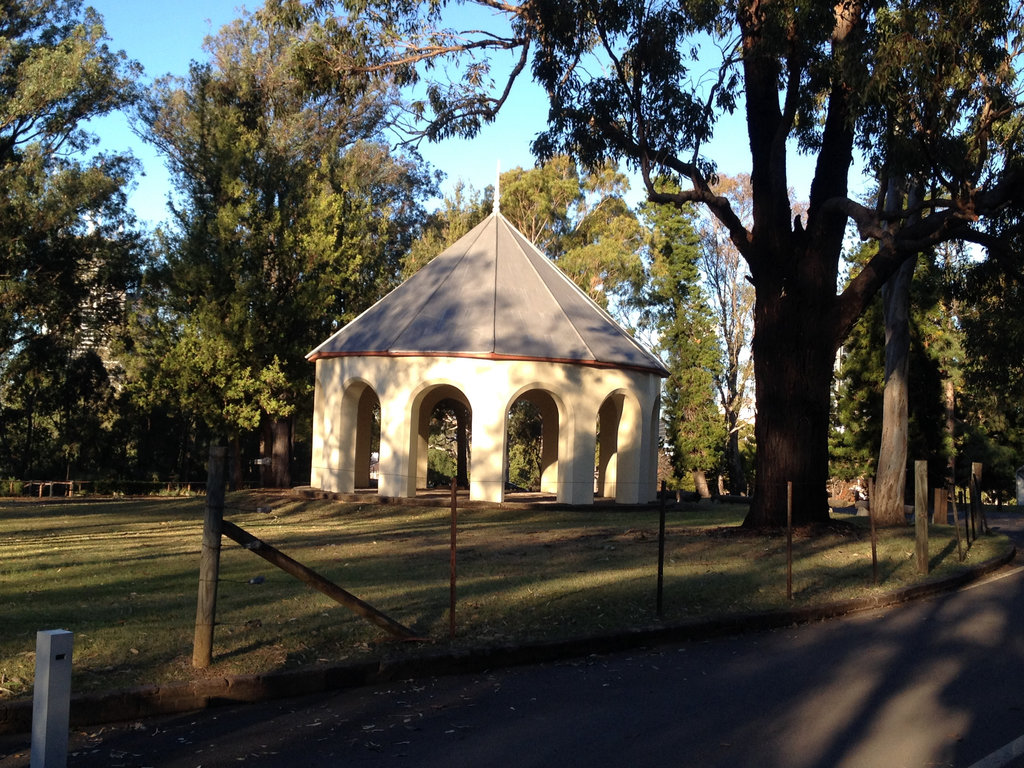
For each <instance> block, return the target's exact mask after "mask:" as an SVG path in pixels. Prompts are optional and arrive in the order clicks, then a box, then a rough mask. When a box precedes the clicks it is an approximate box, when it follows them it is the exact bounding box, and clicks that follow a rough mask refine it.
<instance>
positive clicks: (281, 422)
mask: <svg viewBox="0 0 1024 768" xmlns="http://www.w3.org/2000/svg"><path fill="white" fill-rule="evenodd" d="M273 431H274V447H273V454H272V455H271V460H270V474H271V482H272V483H273V486H274V487H275V488H289V487H291V484H292V473H291V463H292V421H291V419H290V418H288V419H274V422H273Z"/></svg>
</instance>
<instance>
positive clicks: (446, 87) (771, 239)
mask: <svg viewBox="0 0 1024 768" xmlns="http://www.w3.org/2000/svg"><path fill="white" fill-rule="evenodd" d="M478 4H479V5H480V6H483V7H486V8H487V9H489V10H490V11H491V16H490V21H492V22H493V23H492V26H491V27H490V28H487V29H484V27H485V26H486V20H483V19H481V18H479V17H478V16H474V17H473V22H472V23H471V25H467V26H471V27H472V28H460V27H458V26H455V25H453V24H451V23H448V22H447V20H448V19H456V20H457V19H458V18H459V14H458V13H457V10H456V9H457V8H462V7H464V6H471V5H473V3H472V2H466V3H459V4H457V5H453V4H442V3H434V2H432V3H425V4H424V3H417V2H411V1H410V0H405V1H404V2H389V3H379V4H377V3H372V2H371V3H365V2H359V3H352V4H351V6H350V7H349V9H348V10H347V11H345V10H344V9H341V8H340V7H339V6H336V4H335V3H333V2H328V1H327V0H312V2H310V3H309V4H308V6H307V7H310V8H312V9H313V10H314V11H316V12H318V13H320V14H321V15H322V16H323V17H324V18H327V17H331V18H333V13H334V12H335V11H336V10H342V11H343V12H347V13H349V14H351V18H353V19H358V20H359V23H360V24H361V25H363V27H364V28H365V29H367V30H371V29H372V30H378V31H379V30H383V32H384V33H385V35H384V37H385V38H386V39H391V40H394V41H395V45H394V46H393V47H390V48H388V47H383V48H379V49H376V50H374V52H373V53H374V55H373V57H372V58H371V60H369V61H362V62H357V61H354V60H352V59H346V58H344V57H340V58H338V59H337V60H336V61H337V66H338V67H339V69H343V68H350V70H351V71H359V72H367V71H380V70H382V69H384V68H390V69H391V71H396V72H399V73H400V74H401V76H402V77H405V78H412V77H414V76H415V74H416V70H415V67H416V66H417V65H419V64H423V63H426V62H434V63H437V62H438V60H439V59H441V58H443V57H448V58H450V59H453V60H454V61H455V62H456V63H458V62H462V63H463V64H464V65H465V68H464V72H463V73H461V74H463V75H464V77H458V78H456V79H454V80H449V81H444V80H440V79H439V78H440V77H441V76H440V75H439V74H438V73H441V72H442V71H444V70H443V69H442V68H441V67H435V68H433V69H429V68H428V69H427V70H425V71H426V76H427V77H434V78H435V79H434V80H433V81H431V82H430V84H429V86H428V88H427V89H426V90H427V98H426V99H425V100H424V102H423V104H422V105H420V110H421V112H422V113H423V114H424V115H425V116H426V117H427V118H428V119H429V125H428V127H427V128H425V129H424V135H425V136H427V137H428V138H444V137H445V136H449V135H453V134H462V135H468V136H472V135H475V133H476V132H477V131H478V130H479V129H480V127H481V126H482V125H483V124H484V123H486V122H487V121H489V120H492V119H493V118H494V116H495V115H496V114H497V112H498V111H499V110H500V109H501V108H502V105H503V104H504V103H505V101H506V99H507V95H508V93H509V90H510V89H511V88H512V87H514V84H515V81H516V80H517V79H519V78H522V77H528V76H529V75H532V76H533V78H534V80H536V81H537V82H538V83H539V84H540V85H541V86H542V88H543V89H544V91H545V93H546V94H547V95H548V98H549V102H550V109H549V124H548V128H547V130H545V131H543V132H542V133H541V134H540V135H539V136H538V137H537V139H536V140H535V142H534V145H533V146H534V150H535V151H536V152H537V153H538V154H539V155H540V156H541V157H551V156H553V155H555V154H559V153H568V154H571V155H572V156H573V157H575V158H576V159H577V160H578V161H580V162H581V163H582V164H583V165H585V166H597V165H600V164H601V163H603V162H606V161H608V160H613V161H615V160H618V161H624V162H626V163H628V164H630V165H631V166H632V167H633V168H635V169H636V170H637V171H638V172H639V173H640V175H641V177H642V178H643V180H644V183H645V185H646V189H647V195H648V199H649V200H650V201H652V202H657V203H664V204H671V205H678V206H683V205H687V204H697V205H701V206H704V207H705V208H706V209H707V210H708V211H709V212H710V213H711V215H713V216H715V217H716V218H717V219H718V220H719V221H720V222H721V223H722V225H723V226H724V227H725V229H726V230H727V231H728V232H729V236H730V238H731V240H732V242H733V243H734V245H735V246H736V248H737V249H738V250H739V252H740V253H741V254H742V256H743V258H744V260H745V261H746V263H747V266H748V268H749V270H750V276H751V280H752V282H753V284H754V286H755V290H756V303H755V308H754V336H753V342H752V351H753V360H754V376H755V383H756V392H757V412H756V432H755V435H756V443H757V459H756V468H755V476H756V477H755V489H754V500H753V504H752V505H751V510H750V513H749V515H748V517H747V521H746V522H747V524H748V525H753V526H769V525H779V524H782V523H783V522H784V521H785V519H786V497H787V484H789V483H791V484H792V488H793V519H794V520H795V521H796V522H798V523H813V522H819V521H824V520H826V519H827V518H828V506H827V490H826V486H827V481H828V433H829V401H830V388H831V382H832V373H833V364H834V359H835V353H836V351H837V349H838V348H839V346H840V344H841V343H842V341H843V339H845V337H846V335H847V334H848V332H849V330H850V329H851V327H852V326H853V324H854V323H855V322H856V320H857V318H858V317H860V315H861V314H862V313H863V311H864V309H865V308H866V307H867V306H868V304H869V302H870V301H871V300H872V298H873V297H874V296H875V295H876V294H877V293H878V291H879V289H880V288H881V286H882V285H883V284H884V283H885V282H886V281H887V280H888V279H889V278H890V277H891V276H892V275H893V274H894V273H895V272H896V271H897V270H898V269H899V268H900V266H901V265H902V264H903V263H904V262H905V261H907V260H908V259H911V258H913V257H914V256H915V255H916V254H917V253H919V252H920V251H921V250H922V249H925V248H928V247H931V246H934V245H936V244H938V243H941V242H945V241H973V242H980V243H983V244H989V243H990V242H991V240H990V238H989V236H988V234H987V233H985V232H984V231H983V230H984V227H983V221H984V220H985V219H986V217H989V216H991V215H992V214H994V213H995V212H997V211H1000V210H1001V209H1002V208H1003V207H1004V206H1007V205H1013V206H1016V205H1019V204H1020V202H1021V199H1022V198H1024V182H1022V178H1024V167H1022V163H1021V161H1020V157H1021V152H1020V149H1021V137H1020V132H1019V124H1020V115H1021V106H1020V104H1021V98H1020V94H1019V88H1020V84H1019V83H1018V81H1017V80H1016V69H1017V67H1018V66H1019V55H1020V45H1021V39H1020V30H1021V28H1022V24H1021V21H1022V19H1021V8H1020V5H1019V4H1018V3H1016V2H1015V1H1014V2H1009V1H1008V0H996V1H995V2H989V1H988V0H926V1H925V2H914V3H909V2H895V1H894V2H860V1H858V0H844V1H843V2H838V3H802V2H794V1H783V0H779V1H778V2H754V0H738V1H737V2H729V3H717V2H705V1H704V0H694V1H693V2H690V1H689V0H683V1H682V2H663V1H658V2H649V1H648V0H624V1H623V2H620V3H616V4H612V5H609V4H607V3H603V2H596V1H595V0H574V1H572V2H565V0H522V1H521V2H508V3H492V2H489V0H480V2H479V3H478ZM289 5H290V4H289V3H283V2H282V3H279V6H281V7H287V6H289ZM499 24H500V25H502V26H500V28H499V27H498V25H499ZM475 30H478V31H475ZM488 53H490V54H492V58H490V59H488V58H487V57H486V54H488ZM499 55H501V57H502V60H506V59H505V56H506V55H509V56H510V57H511V64H510V68H509V69H508V70H507V76H505V74H506V73H505V72H502V73H500V75H501V76H502V79H501V80H500V81H499V82H498V83H497V85H493V83H494V78H495V76H496V74H498V73H497V72H496V70H495V69H493V68H492V66H491V64H492V62H493V61H494V60H496V57H497V56H499ZM421 71H422V70H421ZM897 107H898V108H899V110H900V113H901V114H903V115H904V116H905V119H900V120H893V119H892V115H893V110H894V109H896V108H897ZM737 110H739V111H741V112H742V115H743V117H744V118H745V126H746V134H747V136H746V138H747V139H748V141H749V148H750V169H749V170H750V183H751V195H752V219H751V220H752V223H751V224H749V225H748V224H746V223H745V222H744V221H743V220H742V218H741V216H740V215H739V214H738V212H737V211H736V209H735V207H734V206H733V205H732V203H731V201H730V200H729V199H728V198H727V197H725V196H722V195H719V194H717V193H716V192H715V190H714V185H713V181H714V178H715V172H716V165H715V159H716V158H714V157H711V156H709V155H708V154H707V147H708V142H709V140H710V139H711V138H712V137H713V136H714V134H715V132H716V129H718V128H719V126H720V125H721V124H722V122H723V120H722V118H723V117H725V116H726V115H729V114H731V113H733V112H735V111H737ZM876 147H877V148H880V149H882V150H884V151H883V152H880V153H879V154H878V155H873V154H871V150H872V148H876ZM858 150H861V151H866V152H867V153H868V154H867V161H868V162H867V164H866V166H865V167H866V168H867V169H868V170H869V171H871V172H872V173H875V174H876V176H877V177H880V178H879V181H882V182H887V180H888V177H892V178H895V179H909V180H910V181H912V182H913V183H915V184H916V183H920V184H921V185H923V186H922V194H921V195H920V197H919V198H918V199H919V202H914V203H911V202H908V198H907V197H906V196H898V199H896V200H895V201H894V205H893V206H892V207H891V208H889V209H888V210H883V209H881V208H878V207H875V206H873V205H870V204H865V203H863V202H861V201H859V200H857V199H856V198H855V196H854V195H853V194H852V193H851V177H852V175H853V174H854V172H855V165H854V161H855V157H856V155H857V152H858ZM796 151H802V152H805V153H808V154H810V155H812V156H813V157H814V174H813V179H812V180H811V183H810V187H809V189H808V190H797V192H798V193H799V194H800V195H801V197H803V198H804V199H806V200H807V201H808V205H807V209H806V213H805V214H804V215H796V212H795V211H794V209H793V206H792V205H791V203H790V197H789V194H788V192H789V186H790V177H789V166H788V163H787V159H788V156H789V155H790V153H792V152H796ZM896 157H900V158H902V160H901V162H900V165H899V167H894V166H893V165H892V163H893V161H894V158H896ZM897 171H898V173H897ZM662 174H673V175H675V176H676V177H677V178H679V179H680V180H681V182H682V184H681V185H680V189H679V191H677V192H666V191H662V190H659V189H658V187H657V185H656V184H655V179H656V178H657V177H658V176H659V175H662ZM805 193H806V194H805ZM849 227H853V228H854V229H855V230H856V232H857V234H858V235H859V236H860V237H861V238H862V239H865V240H872V241H875V242H877V243H878V250H877V253H876V255H875V256H874V257H873V258H872V259H871V260H870V261H869V262H868V263H867V264H866V265H865V266H864V268H863V269H862V270H860V271H859V272H858V273H857V274H856V275H855V276H854V277H853V279H852V280H850V281H849V282H848V283H847V284H846V285H845V287H844V288H842V289H841V290H840V289H839V288H838V282H839V269H840V258H841V254H842V250H843V245H844V240H845V239H846V237H847V234H848V228H849Z"/></svg>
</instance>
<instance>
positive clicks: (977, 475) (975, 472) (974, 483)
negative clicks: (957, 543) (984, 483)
mask: <svg viewBox="0 0 1024 768" xmlns="http://www.w3.org/2000/svg"><path fill="white" fill-rule="evenodd" d="M981 468H982V464H981V462H980V461H975V462H972V463H971V512H972V514H974V515H975V517H980V518H981V522H980V524H979V525H980V527H981V532H982V533H988V518H987V517H986V516H985V509H984V507H982V504H981ZM975 538H977V536H975Z"/></svg>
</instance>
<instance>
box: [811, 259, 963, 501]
mask: <svg viewBox="0 0 1024 768" xmlns="http://www.w3.org/2000/svg"><path fill="white" fill-rule="evenodd" d="M873 250H874V249H873V246H862V247H861V248H860V250H859V251H858V252H856V253H854V254H852V256H851V261H853V262H854V263H863V261H865V260H866V259H868V258H870V256H871V254H872V252H873ZM946 269H947V266H946V265H944V264H940V263H939V262H938V259H922V260H921V262H920V263H919V264H918V268H917V271H916V272H915V274H914V279H913V283H912V284H911V306H912V312H911V318H910V324H911V327H910V335H911V345H910V379H909V385H908V390H909V392H910V400H909V425H908V449H907V461H908V471H909V472H912V471H913V470H912V467H913V463H914V462H915V461H919V460H927V461H928V462H929V472H930V476H931V482H932V483H933V484H934V485H943V484H944V471H945V469H944V468H945V466H946V463H947V462H948V460H949V456H950V455H951V454H952V452H953V450H954V447H953V445H952V444H951V442H950V439H949V436H948V435H947V434H946V429H945V427H946V416H945V402H944V394H943V393H944V388H943V382H944V380H945V379H946V378H947V377H954V378H958V373H959V371H958V366H959V361H960V359H961V352H960V334H959V332H958V330H957V328H956V327H955V324H954V323H955V319H954V318H952V317H951V316H950V313H949V312H948V311H947V310H946V309H944V308H945V307H947V306H948V302H947V299H948V296H949V284H950V276H949V274H947V272H946ZM882 314H883V312H882V303H881V300H880V299H876V300H875V301H874V302H873V303H872V305H871V306H870V307H869V308H868V310H867V311H866V312H865V313H864V316H863V317H861V319H860V320H859V321H858V323H857V325H856V326H855V327H854V330H853V332H851V334H850V335H849V337H848V338H847V341H846V343H845V344H844V346H843V349H842V352H841V357H840V367H839V371H838V374H837V378H836V387H835V398H834V401H833V405H834V411H833V414H834V417H833V428H832V434H831V438H830V457H831V471H832V474H833V476H834V477H837V478H839V479H841V480H846V481H855V480H858V479H862V478H865V477H871V476H872V475H873V474H874V467H875V463H876V460H877V457H878V450H879V444H880V442H881V435H882V394H883V390H884V386H885V382H884V371H885V338H884V331H885V325H884V321H883V317H882ZM908 476H910V475H908Z"/></svg>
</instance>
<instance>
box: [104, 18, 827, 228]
mask: <svg viewBox="0 0 1024 768" xmlns="http://www.w3.org/2000/svg"><path fill="white" fill-rule="evenodd" d="M88 4H90V5H92V7H94V8H95V9H96V10H97V11H98V12H99V13H100V15H102V16H103V19H104V22H105V25H106V29H107V34H108V36H109V37H110V40H111V42H110V45H111V47H112V48H113V49H115V50H124V51H125V52H126V53H127V54H128V56H129V57H130V58H132V59H135V60H136V61H138V62H140V63H141V64H142V66H143V67H144V68H145V77H146V79H147V80H152V79H155V78H157V77H160V76H162V75H164V74H168V73H171V74H175V75H182V76H183V75H185V74H186V73H187V72H188V66H189V63H190V62H191V61H192V60H205V52H204V51H203V50H202V43H203V39H204V38H205V37H206V36H207V35H210V34H215V33H216V32H217V30H218V29H220V27H221V26H223V25H224V24H226V23H228V22H230V21H231V20H232V19H234V18H236V17H237V16H238V9H239V8H240V7H242V6H241V5H240V4H239V3H238V2H237V1H236V0H176V2H175V4H174V6H173V9H171V8H170V7H168V6H167V5H165V4H160V3H153V2H148V1H143V0H91V2H89V3H88ZM246 7H249V8H255V7H258V4H249V5H247V6H246ZM520 85H522V86H525V87H518V88H517V89H515V90H514V91H513V95H512V97H511V98H510V101H509V103H507V104H506V105H505V107H504V108H503V110H502V113H501V114H500V115H499V117H498V119H497V120H496V121H495V122H494V123H493V124H491V125H488V126H486V127H485V128H484V129H483V130H482V132H481V133H480V135H479V136H477V137H476V138H475V139H473V140H472V141H467V140H463V139H448V140H445V141H443V142H440V143H438V144H430V145H428V144H425V143H424V144H423V145H422V146H421V147H420V151H421V154H422V155H423V157H424V158H425V159H426V160H427V161H428V162H430V163H431V164H432V165H433V166H434V167H435V168H438V169H440V170H442V171H444V172H445V174H446V175H447V181H446V183H445V184H444V186H443V187H442V193H447V192H448V191H450V190H451V188H452V186H453V185H454V183H455V182H456V181H457V180H459V179H461V180H463V181H465V182H467V183H468V184H470V185H472V186H473V187H475V188H476V189H483V188H484V187H485V186H487V185H488V184H492V183H493V182H494V178H495V174H496V170H497V167H498V164H499V163H500V165H501V168H502V169H503V170H507V169H510V168H514V167H516V166H523V167H530V166H532V165H533V162H534V161H533V157H532V155H531V154H530V142H531V141H532V140H533V138H534V137H535V136H536V135H537V133H538V132H539V131H540V130H542V128H543V127H544V120H545V117H546V114H547V109H546V104H545V102H544V98H543V94H542V93H541V92H540V90H539V89H537V88H535V87H533V86H532V84H528V83H526V82H523V83H521V84H520ZM93 130H95V132H96V133H97V134H98V135H99V136H100V138H101V142H102V147H103V148H104V149H108V150H117V151H124V150H125V149H129V150H131V152H132V153H133V154H134V155H135V156H136V157H137V158H138V159H139V160H140V162H141V163H142V165H143V168H144V174H145V175H144V176H143V177H141V178H140V179H138V185H137V188H136V190H135V191H134V192H133V194H132V196H131V204H132V207H133V208H134V209H135V212H136V214H137V215H138V216H139V218H140V219H142V220H143V221H144V222H146V223H148V224H149V225H151V226H152V225H156V224H158V223H159V222H161V221H163V220H164V219H165V218H166V217H167V208H166V200H167V195H168V194H169V192H170V189H171V186H170V181H169V178H168V175H167V172H166V170H165V168H164V166H163V161H162V160H161V158H160V157H159V155H158V154H157V153H156V152H155V151H154V150H153V149H152V148H151V147H149V146H147V145H145V144H144V143H143V142H142V140H141V139H139V138H138V137H137V136H135V135H134V134H132V132H131V130H130V128H129V126H128V122H127V120H126V118H124V117H123V116H120V115H112V116H110V117H107V118H104V119H103V120H101V121H98V122H96V123H95V124H94V126H93ZM709 150H710V152H709V153H710V154H711V156H712V157H714V158H715V159H716V160H717V162H718V165H719V170H720V171H722V172H724V173H730V174H731V173H740V172H743V171H746V170H748V169H749V151H748V149H747V144H746V137H745V135H744V131H743V126H742V121H741V120H740V119H739V117H738V116H737V117H736V118H734V119H732V120H731V121H730V123H729V124H727V125H726V126H725V130H723V131H720V135H719V138H717V139H716V141H715V143H713V144H712V145H711V147H710V148H709ZM790 175H791V183H792V184H793V185H794V187H795V188H796V192H797V195H798V196H800V197H806V195H807V194H808V192H809V190H808V188H807V186H806V182H807V180H808V179H809V175H810V166H809V164H808V162H807V160H806V159H802V160H801V161H800V162H798V163H796V164H794V165H793V166H792V167H791V171H790ZM634 194H635V195H636V198H637V199H639V195H640V191H639V190H638V189H635V190H634ZM634 202H635V200H634Z"/></svg>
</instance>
